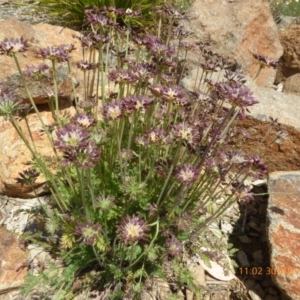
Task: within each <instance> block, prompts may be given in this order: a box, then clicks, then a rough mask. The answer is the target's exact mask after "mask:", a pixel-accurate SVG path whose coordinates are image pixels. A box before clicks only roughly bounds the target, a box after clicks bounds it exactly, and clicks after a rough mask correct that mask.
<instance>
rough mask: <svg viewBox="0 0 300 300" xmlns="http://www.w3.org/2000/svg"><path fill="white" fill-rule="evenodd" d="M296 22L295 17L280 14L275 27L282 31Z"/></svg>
mask: <svg viewBox="0 0 300 300" xmlns="http://www.w3.org/2000/svg"><path fill="white" fill-rule="evenodd" d="M296 22H297V17H290V16H284V15H281V16H280V17H279V22H278V24H277V28H278V30H279V31H283V30H286V29H287V28H289V27H290V26H291V25H292V24H295V23H296Z"/></svg>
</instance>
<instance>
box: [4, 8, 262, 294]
mask: <svg viewBox="0 0 300 300" xmlns="http://www.w3.org/2000/svg"><path fill="white" fill-rule="evenodd" d="M86 13H87V21H88V22H89V23H90V25H91V27H92V31H91V32H90V33H88V34H86V35H78V36H77V37H76V38H78V39H79V40H80V41H81V44H82V48H83V59H82V60H81V61H79V62H78V63H77V67H78V69H79V70H81V71H82V72H83V75H84V80H83V85H84V92H83V95H81V98H75V100H74V105H75V109H76V113H75V115H73V116H69V117H68V116H67V117H66V116H63V115H62V114H61V112H60V110H59V90H58V88H57V81H56V74H57V65H58V64H68V65H69V59H70V55H71V54H70V53H71V52H72V51H73V50H74V46H73V45H60V46H53V47H48V48H43V49H38V50H37V51H36V52H37V54H39V55H40V56H41V58H42V59H43V60H44V61H45V62H50V65H51V68H52V74H53V86H54V91H53V92H52V93H50V95H49V107H50V109H51V111H52V114H53V124H52V126H46V125H45V124H44V121H43V118H42V117H41V116H40V114H39V110H38V108H37V106H36V104H35V103H34V101H33V98H32V96H31V93H30V90H29V89H28V88H27V85H26V76H33V77H34V78H36V80H40V79H41V77H42V75H43V72H44V71H45V70H46V69H47V67H45V65H40V66H36V67H35V66H30V67H28V68H27V69H26V70H23V71H22V70H21V68H20V66H19V63H18V58H17V54H18V53H19V52H21V51H25V50H26V49H27V48H28V46H29V45H28V43H27V42H26V41H24V40H23V39H17V40H14V39H11V40H10V39H5V40H4V41H3V42H1V43H0V52H1V53H2V54H7V55H10V56H12V57H13V58H14V59H15V62H16V65H17V67H18V69H19V72H20V75H21V78H22V80H23V84H24V86H25V88H26V91H27V93H28V98H29V100H30V104H31V106H32V108H33V110H34V111H35V113H36V114H37V115H38V117H39V120H40V122H41V125H42V127H43V130H44V132H45V133H46V136H47V138H48V139H49V141H50V144H51V145H52V147H53V159H54V161H55V162H56V164H57V165H59V168H58V170H55V171H53V170H51V169H49V168H48V167H47V164H46V163H45V161H44V160H43V158H42V157H41V156H40V155H39V153H37V152H36V150H35V149H36V148H35V143H34V139H33V138H32V139H31V140H26V138H25V136H24V134H23V131H22V128H21V127H20V124H19V119H20V117H22V118H25V119H26V118H27V114H26V112H27V111H28V109H27V110H26V109H25V108H24V107H23V106H22V105H21V104H20V101H18V100H16V99H15V98H14V96H13V94H12V91H10V90H9V89H5V88H4V87H3V88H1V89H0V92H1V94H0V114H1V115H2V116H5V117H7V118H8V119H9V120H10V121H11V122H12V124H13V126H14V127H15V129H16V130H17V132H18V133H19V135H20V136H21V138H22V139H23V140H24V142H25V144H26V146H27V147H28V148H29V149H30V152H31V154H32V156H33V163H34V165H35V168H31V169H28V170H25V171H24V172H23V173H21V174H20V177H19V178H18V179H17V181H18V182H19V183H20V184H23V185H26V184H27V185H28V184H30V186H32V188H34V182H35V179H36V177H37V176H39V173H41V174H43V175H44V177H45V178H46V179H47V185H48V186H49V189H50V191H51V193H52V202H51V203H50V204H49V205H50V208H49V207H44V206H43V207H42V209H41V210H40V211H39V212H38V213H39V214H42V216H43V219H44V222H45V224H44V226H45V228H46V229H47V231H48V238H49V239H50V238H51V237H54V236H55V237H56V242H55V243H49V244H48V247H47V249H48V251H49V252H50V253H51V254H52V255H55V256H56V257H59V258H60V259H61V261H62V264H63V265H64V267H65V271H64V272H65V273H64V275H65V277H67V279H66V280H65V281H64V282H61V281H59V282H60V286H58V283H57V281H56V283H55V284H54V285H50V286H49V285H48V286H47V293H48V294H49V293H54V294H55V297H56V298H55V299H69V298H70V297H72V295H73V296H74V295H75V294H77V293H79V292H81V291H82V290H84V289H88V290H95V289H96V290H98V291H99V293H100V294H101V295H102V297H103V299H124V298H122V297H125V296H124V295H127V296H128V297H130V299H132V298H134V297H135V295H138V294H140V293H141V292H142V287H143V285H142V283H143V281H144V279H145V278H147V277H148V276H149V275H154V274H163V272H164V263H166V262H168V261H174V260H175V261H182V259H183V253H184V252H185V251H187V252H189V253H190V254H192V252H193V250H192V247H191V246H192V244H193V240H194V239H195V238H197V237H199V235H200V234H201V233H203V232H204V230H205V229H206V228H207V226H208V225H209V224H210V222H212V221H213V220H214V219H216V218H218V217H219V216H221V215H222V214H223V213H224V212H225V211H226V209H227V208H228V207H230V206H231V205H232V203H234V202H235V201H240V202H243V203H245V202H248V201H250V200H251V199H252V197H253V195H252V193H251V191H250V188H249V187H248V186H246V185H245V184H244V180H245V179H246V177H249V176H251V177H253V178H260V177H261V176H263V175H264V173H265V170H266V168H265V165H264V164H263V163H262V162H261V160H260V159H259V158H258V157H256V156H249V157H244V156H243V155H242V153H241V152H239V151H238V150H236V149H232V146H231V145H230V144H229V143H228V141H229V138H230V137H231V136H232V135H235V134H237V133H236V132H235V130H234V125H235V124H236V122H237V121H238V120H239V119H240V118H244V117H245V112H246V111H247V110H248V107H250V106H252V105H254V104H255V103H256V100H255V99H254V98H253V96H252V94H251V92H250V91H249V90H248V89H247V88H246V86H245V85H244V80H243V77H242V76H241V75H240V74H235V73H232V72H231V71H229V70H228V69H226V63H225V60H224V58H222V57H221V56H219V55H217V54H216V53H212V52H209V51H207V50H206V48H205V46H204V45H202V44H201V45H200V47H199V50H201V51H202V52H203V56H204V57H205V62H204V63H203V64H202V65H201V66H200V67H199V72H198V75H199V76H197V78H196V82H195V84H194V90H192V91H189V90H187V89H185V88H184V87H183V86H182V85H180V84H179V85H178V83H181V77H182V74H183V73H184V70H182V69H180V68H179V57H181V56H183V57H186V55H187V53H188V52H189V51H191V50H193V49H194V48H195V47H196V46H195V45H191V44H188V43H186V42H184V41H183V37H184V36H183V31H182V30H181V28H180V27H179V26H178V25H177V21H178V19H181V18H183V15H182V14H181V13H179V12H178V11H176V10H175V9H173V8H171V7H168V6H163V7H162V8H161V9H160V10H159V16H160V22H159V23H160V24H168V25H167V28H166V31H164V30H161V27H159V31H158V34H157V35H156V36H153V35H147V34H141V33H140V32H139V33H136V32H134V31H133V30H132V29H131V27H130V24H129V25H128V26H126V22H125V25H120V24H118V23H117V22H116V20H117V15H121V16H123V17H125V20H126V16H128V17H130V18H138V17H139V13H137V12H135V11H124V10H121V9H114V8H111V7H109V8H106V7H103V8H100V9H90V8H89V9H87V10H86ZM166 20H167V21H166ZM172 32H173V36H174V35H175V34H177V39H178V40H179V43H178V44H179V48H178V49H174V48H173V47H172V46H171V39H170V37H171V35H170V33H172ZM48 65H49V64H48ZM48 65H47V66H48ZM69 68H70V65H69ZM224 70H225V73H224V74H225V75H224V79H222V81H221V80H216V81H215V80H213V79H212V78H213V77H212V74H213V73H214V72H215V73H217V72H221V71H224ZM217 78H219V76H217ZM74 89H75V88H74ZM75 92H76V90H74V93H75ZM24 111H25V112H24ZM220 199H221V204H217V203H216V202H217V200H220ZM219 202H220V201H219ZM50 240H51V239H50ZM43 272H44V273H43V274H45V272H47V271H45V270H44V271H43ZM48 275H49V273H48ZM49 276H50V275H49ZM49 276H48V277H49ZM161 276H162V275H161ZM46 277H47V276H46ZM43 278H45V276H44V277H43ZM187 282H189V287H190V288H193V284H192V283H191V282H190V281H184V282H183V283H182V282H181V284H187ZM51 287H52V290H51ZM177 288H178V289H180V288H181V286H178V287H177ZM122 295H123V296H122ZM101 299H102V298H101Z"/></svg>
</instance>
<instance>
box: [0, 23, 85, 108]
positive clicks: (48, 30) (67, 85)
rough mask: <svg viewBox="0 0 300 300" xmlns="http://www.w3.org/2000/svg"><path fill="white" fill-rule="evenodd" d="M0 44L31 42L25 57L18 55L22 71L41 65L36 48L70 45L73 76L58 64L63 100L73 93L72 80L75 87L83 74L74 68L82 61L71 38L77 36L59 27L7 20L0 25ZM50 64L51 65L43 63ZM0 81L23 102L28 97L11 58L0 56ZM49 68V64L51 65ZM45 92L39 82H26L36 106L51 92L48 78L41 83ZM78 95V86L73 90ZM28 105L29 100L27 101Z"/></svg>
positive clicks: (44, 100) (59, 85) (44, 101)
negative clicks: (11, 40)
mask: <svg viewBox="0 0 300 300" xmlns="http://www.w3.org/2000/svg"><path fill="white" fill-rule="evenodd" d="M0 27H1V31H0V41H2V40H3V39H4V38H20V37H21V36H23V37H24V39H25V40H28V41H29V43H30V48H29V49H28V51H26V52H25V53H24V54H23V53H21V54H20V55H19V56H18V60H19V63H20V66H21V69H23V70H24V69H25V68H26V66H29V65H36V66H37V65H39V64H40V63H42V62H43V60H42V59H41V58H39V57H38V56H37V54H36V50H37V49H38V48H40V47H41V48H43V47H48V46H58V45H61V44H73V45H74V46H75V48H76V49H75V50H74V51H73V52H72V53H71V56H72V59H71V61H70V63H71V66H72V71H73V73H72V74H68V67H67V65H66V63H63V64H60V66H59V71H58V74H59V76H58V79H59V80H58V88H59V91H60V95H61V97H63V98H68V97H69V98H71V97H73V96H74V95H73V94H72V81H73V83H74V85H75V86H76V85H77V84H78V82H80V81H82V79H83V74H82V72H81V71H80V70H78V69H77V68H76V62H77V61H79V60H81V59H82V50H81V45H80V41H79V40H78V39H75V38H74V35H77V36H79V33H78V32H76V31H74V30H71V29H68V28H63V27H61V26H53V25H49V24H44V23H41V24H37V25H30V24H27V23H23V22H20V21H18V20H16V19H6V20H3V21H1V22H0ZM46 63H47V64H49V63H50V62H46ZM0 65H1V73H0V82H6V83H7V84H8V85H9V86H11V87H12V88H13V89H14V90H15V91H16V92H17V94H18V96H20V97H21V98H23V99H24V100H25V102H26V99H27V98H28V97H27V95H26V92H25V90H24V88H23V87H22V84H21V81H20V78H19V74H18V72H17V68H16V65H15V62H14V59H13V58H12V57H8V56H6V55H0ZM50 65H51V64H50ZM43 84H44V90H42V89H41V88H40V85H39V84H38V82H36V83H34V82H33V81H32V80H30V81H29V85H30V90H31V91H32V92H33V95H32V96H33V98H34V100H35V102H36V103H37V104H39V103H46V102H47V96H46V93H45V89H46V90H51V89H52V90H53V81H52V79H51V76H49V80H44V82H43ZM76 93H77V95H76V96H78V94H79V95H81V94H82V91H81V88H80V87H79V88H78V89H77V91H76ZM27 102H28V101H27Z"/></svg>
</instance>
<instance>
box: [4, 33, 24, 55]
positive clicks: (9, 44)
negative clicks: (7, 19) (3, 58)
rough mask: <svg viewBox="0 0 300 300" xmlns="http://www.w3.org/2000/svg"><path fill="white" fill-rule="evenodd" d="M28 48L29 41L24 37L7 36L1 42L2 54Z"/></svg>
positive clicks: (9, 53) (22, 50)
mask: <svg viewBox="0 0 300 300" xmlns="http://www.w3.org/2000/svg"><path fill="white" fill-rule="evenodd" d="M28 48H29V43H28V41H26V40H24V38H23V37H21V38H20V39H14V38H11V39H8V38H5V39H4V40H3V41H2V42H0V54H6V55H12V54H13V53H19V52H25V51H26V50H27V49H28Z"/></svg>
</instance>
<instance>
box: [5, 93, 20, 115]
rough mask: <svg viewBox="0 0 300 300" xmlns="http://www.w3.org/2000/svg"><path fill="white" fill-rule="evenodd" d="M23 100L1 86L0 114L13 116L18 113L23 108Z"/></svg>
mask: <svg viewBox="0 0 300 300" xmlns="http://www.w3.org/2000/svg"><path fill="white" fill-rule="evenodd" d="M21 102H22V100H18V99H16V97H15V95H14V94H13V93H12V92H11V91H9V90H5V89H3V92H2V87H0V116H4V117H11V116H13V115H14V114H16V113H17V112H18V111H19V110H20V109H21V108H22V105H21Z"/></svg>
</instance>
